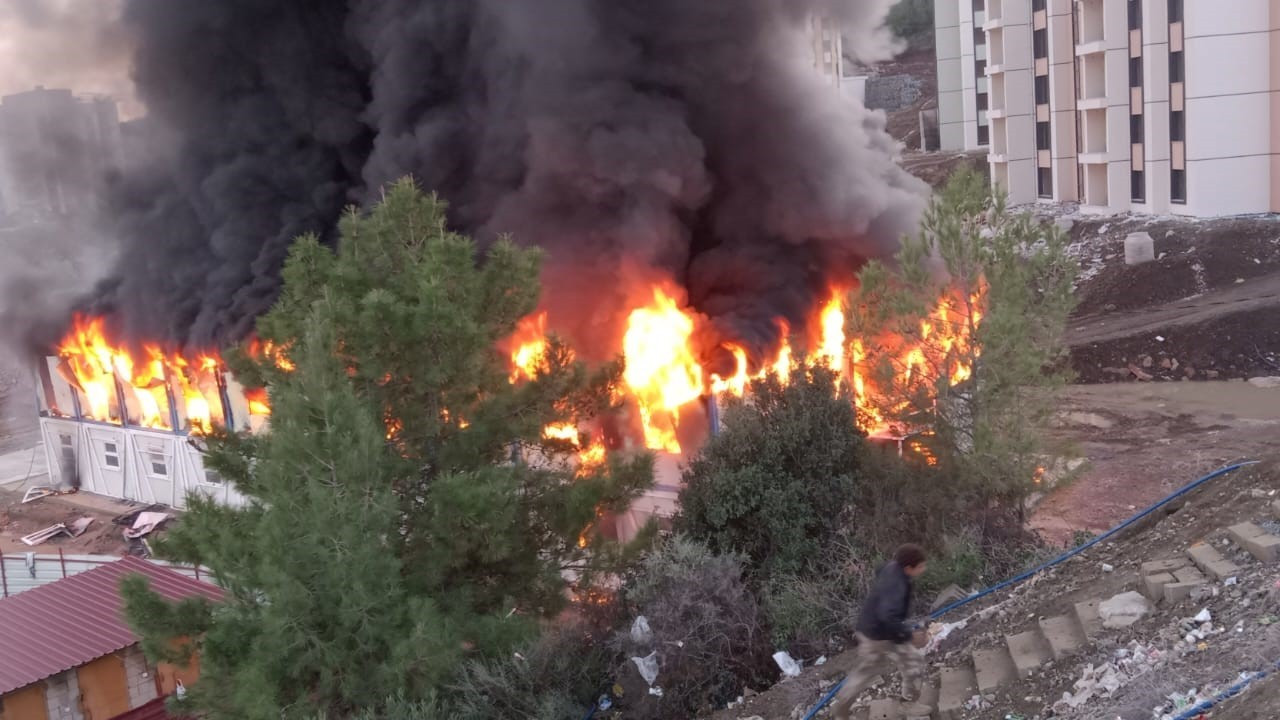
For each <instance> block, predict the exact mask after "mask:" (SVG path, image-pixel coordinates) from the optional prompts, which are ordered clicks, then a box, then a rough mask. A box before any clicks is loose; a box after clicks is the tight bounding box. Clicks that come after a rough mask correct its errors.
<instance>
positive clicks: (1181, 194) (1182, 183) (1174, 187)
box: [1169, 170, 1187, 203]
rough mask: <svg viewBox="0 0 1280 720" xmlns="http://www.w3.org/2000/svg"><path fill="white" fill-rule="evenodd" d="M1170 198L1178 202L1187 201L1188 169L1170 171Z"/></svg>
mask: <svg viewBox="0 0 1280 720" xmlns="http://www.w3.org/2000/svg"><path fill="white" fill-rule="evenodd" d="M1169 200H1170V201H1171V202H1176V203H1185V202H1186V201H1187V171H1186V170H1174V171H1173V172H1171V173H1169Z"/></svg>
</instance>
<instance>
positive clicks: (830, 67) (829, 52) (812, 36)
mask: <svg viewBox="0 0 1280 720" xmlns="http://www.w3.org/2000/svg"><path fill="white" fill-rule="evenodd" d="M809 42H810V44H811V45H812V47H813V66H814V68H815V69H816V70H817V71H818V72H819V73H821V74H822V77H823V78H825V79H826V80H827V82H829V83H831V84H832V85H834V86H835V87H837V88H838V87H840V86H841V84H842V83H843V81H844V79H845V77H844V38H843V37H842V36H841V35H840V27H839V26H838V25H837V24H836V23H835V22H834V21H832V20H831V19H830V18H826V17H822V16H819V15H814V16H812V17H811V18H809Z"/></svg>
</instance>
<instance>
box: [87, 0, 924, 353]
mask: <svg viewBox="0 0 1280 720" xmlns="http://www.w3.org/2000/svg"><path fill="white" fill-rule="evenodd" d="M891 4H892V0H735V1H734V2H714V1H710V0H708V1H704V2H697V1H691V0H521V1H519V2H512V1H511V0H220V1H219V2H173V1H172V0H125V7H124V20H125V23H126V26H127V28H128V30H129V32H130V34H131V35H132V36H133V37H134V38H135V42H136V51H135V55H134V59H133V67H134V71H133V72H134V80H135V82H136V84H137V91H138V94H139V97H140V99H141V101H142V102H143V103H144V104H145V105H146V107H147V109H148V111H149V121H150V122H151V123H152V125H153V126H154V134H155V138H154V140H153V141H152V142H151V143H150V148H151V150H152V153H151V156H150V157H148V159H147V162H146V163H144V164H142V165H140V166H138V167H136V168H134V169H132V170H131V171H129V172H126V173H125V174H123V175H122V176H121V177H120V178H119V179H118V181H117V182H116V183H115V186H114V187H113V189H112V197H111V201H112V218H111V222H112V229H113V231H114V232H115V233H117V234H118V235H119V237H120V238H122V239H123V242H124V246H123V249H122V257H121V261H120V262H119V264H118V265H117V270H116V273H115V274H114V277H113V278H112V279H111V281H110V282H108V283H106V284H105V285H103V286H102V287H101V288H100V293H99V299H98V304H97V308H98V309H99V310H102V311H112V314H113V316H114V317H115V319H116V322H117V323H119V325H120V327H121V329H122V330H123V331H125V332H127V333H129V334H131V335H134V336H148V337H164V338H169V339H171V340H174V341H177V342H183V343H189V344H195V345H208V344H212V343H219V342H226V341H228V340H234V339H236V338H238V337H239V336H242V335H243V334H244V333H246V332H247V331H249V330H250V328H251V325H252V321H253V318H254V317H255V316H257V315H258V314H260V313H261V312H263V311H264V310H266V309H267V308H268V307H269V306H270V304H271V303H272V301H273V300H274V298H275V296H276V293H277V286H278V283H279V279H278V274H279V269H280V266H281V263H282V261H283V259H284V257H285V254H286V252H287V249H288V246H289V244H290V241H291V240H292V238H294V237H295V236H297V235H298V234H300V233H302V232H306V231H316V232H321V233H323V232H325V231H326V229H327V228H329V227H331V226H332V223H333V221H334V220H335V218H336V217H337V214H338V213H339V212H340V210H341V208H342V207H343V206H344V205H346V204H350V203H357V204H368V203H369V202H370V201H372V200H374V199H376V196H377V193H378V190H379V188H380V187H381V186H382V184H384V183H386V182H388V181H390V180H393V179H396V178H398V177H401V176H403V175H406V174H409V175H412V176H413V177H415V178H416V179H417V180H418V181H419V183H420V184H421V185H422V186H423V187H424V188H426V189H429V190H436V191H439V192H440V193H441V194H442V195H444V196H445V197H446V198H447V199H448V200H449V201H450V202H451V222H452V223H453V224H454V225H456V226H457V227H458V228H459V229H461V230H463V231H467V232H470V233H473V234H474V235H475V236H476V237H478V238H480V239H481V240H482V241H485V240H487V239H489V238H492V237H495V236H496V235H497V234H499V233H505V232H509V233H511V234H513V235H514V237H515V238H516V239H517V240H518V241H520V242H523V243H528V244H536V245H539V246H542V247H543V248H546V249H547V251H548V263H547V268H546V277H545V279H546V281H547V284H546V288H547V290H546V292H544V297H545V304H546V306H547V308H548V310H549V311H550V314H551V324H552V326H553V327H555V328H557V329H559V330H561V331H562V332H565V333H566V334H567V335H568V336H569V337H570V339H571V340H573V341H575V343H577V344H578V345H579V346H580V347H584V348H589V349H590V348H595V349H598V352H599V353H601V354H606V355H607V354H611V353H612V352H615V351H616V348H617V347H618V344H617V339H618V336H619V334H620V331H621V327H620V324H621V322H622V321H623V320H624V319H625V317H626V311H627V310H628V309H629V308H631V307H633V306H634V305H635V304H636V303H637V302H643V301H645V300H647V299H648V298H647V297H643V296H637V292H638V291H643V290H644V289H645V288H646V287H647V284H648V283H649V282H652V281H659V280H670V281H673V282H674V283H675V284H677V285H678V286H680V287H682V288H683V289H684V290H685V292H686V293H687V300H688V302H689V303H690V304H691V305H692V306H693V307H694V308H696V309H697V310H698V311H700V312H701V313H702V314H703V315H704V316H705V317H706V318H707V321H708V323H709V326H710V327H711V328H712V329H713V331H714V333H715V334H717V335H720V336H723V337H729V338H733V339H735V340H738V341H740V342H745V343H747V344H748V345H749V346H751V347H753V348H755V349H757V350H759V349H763V348H765V347H767V346H770V345H773V344H775V343H776V342H778V340H779V337H778V325H777V323H776V318H778V317H780V316H781V317H783V318H786V319H788V320H790V321H791V322H792V324H793V326H795V325H796V324H797V323H798V322H799V321H800V320H801V318H802V317H803V316H804V313H805V311H806V310H808V309H810V308H812V307H813V306H814V305H815V304H816V303H817V302H818V301H819V297H820V296H821V295H823V294H825V293H826V291H827V287H828V285H829V284H830V283H831V282H832V281H833V280H836V279H838V278H839V277H841V276H842V275H843V276H847V275H849V274H851V273H852V271H853V270H854V269H855V268H856V266H857V265H858V264H859V263H861V262H862V261H864V260H865V259H867V258H872V257H881V256H885V255H888V254H890V253H891V252H892V251H893V250H894V249H895V248H896V244H897V239H898V238H899V237H900V235H901V234H902V233H903V232H907V231H909V230H910V229H911V227H912V226H913V225H914V222H915V219H916V217H917V215H918V212H919V209H920V207H921V205H922V203H923V195H924V189H923V184H922V183H919V182H918V181H916V180H915V179H913V178H911V177H910V176H908V175H907V174H906V173H905V172H903V171H902V170H901V169H900V168H899V167H898V166H897V165H896V164H895V162H894V154H895V152H896V149H895V144H894V142H893V141H892V140H891V139H890V138H889V136H888V135H887V134H885V132H884V131H883V121H882V119H881V117H880V116H878V115H876V114H872V113H869V112H868V111H866V110H865V109H863V108H862V107H860V106H859V105H858V104H857V103H856V102H855V101H853V100H851V99H849V98H848V97H847V96H845V95H843V94H841V93H840V92H839V91H838V90H837V89H836V88H834V87H833V86H832V85H831V84H830V81H829V80H827V79H824V78H823V76H822V75H821V74H820V73H819V71H818V70H817V69H815V68H814V54H813V50H812V42H813V39H812V36H811V30H810V28H811V24H810V23H811V21H812V18H814V17H815V16H821V17H826V18H828V19H830V20H831V21H832V22H833V23H834V24H835V26H837V27H838V28H839V29H840V30H843V32H844V37H845V42H846V48H845V53H846V54H847V55H852V56H854V57H857V58H858V59H859V60H861V61H873V60H876V59H881V58H884V57H887V56H889V55H890V54H891V53H892V52H893V50H894V48H893V43H892V40H891V38H890V36H889V35H888V33H887V31H886V30H885V29H884V28H883V20H884V17H885V14H886V12H887V9H888V6H889V5H891Z"/></svg>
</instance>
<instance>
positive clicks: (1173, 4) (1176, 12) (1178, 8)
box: [1169, 0, 1182, 23]
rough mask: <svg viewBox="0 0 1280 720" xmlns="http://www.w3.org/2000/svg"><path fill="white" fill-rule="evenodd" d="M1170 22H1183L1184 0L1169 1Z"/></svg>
mask: <svg viewBox="0 0 1280 720" xmlns="http://www.w3.org/2000/svg"><path fill="white" fill-rule="evenodd" d="M1169 22H1171V23H1176V22H1182V0H1169Z"/></svg>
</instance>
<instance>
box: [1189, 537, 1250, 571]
mask: <svg viewBox="0 0 1280 720" xmlns="http://www.w3.org/2000/svg"><path fill="white" fill-rule="evenodd" d="M1187 555H1188V556H1189V557H1190V558H1191V562H1193V563H1195V564H1196V567H1198V568H1200V569H1201V570H1202V571H1204V573H1205V574H1206V575H1208V576H1210V577H1212V578H1213V579H1215V580H1225V579H1226V578H1229V577H1232V576H1235V575H1239V574H1240V567H1239V566H1237V565H1236V564H1235V563H1233V562H1231V561H1230V560H1228V559H1226V558H1225V557H1223V556H1222V553H1220V552H1218V551H1217V550H1215V549H1214V548H1213V547H1212V546H1210V545H1207V544H1205V543H1196V544H1195V545H1192V546H1191V547H1189V548H1187Z"/></svg>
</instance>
